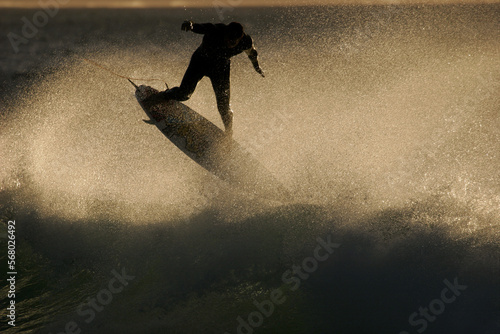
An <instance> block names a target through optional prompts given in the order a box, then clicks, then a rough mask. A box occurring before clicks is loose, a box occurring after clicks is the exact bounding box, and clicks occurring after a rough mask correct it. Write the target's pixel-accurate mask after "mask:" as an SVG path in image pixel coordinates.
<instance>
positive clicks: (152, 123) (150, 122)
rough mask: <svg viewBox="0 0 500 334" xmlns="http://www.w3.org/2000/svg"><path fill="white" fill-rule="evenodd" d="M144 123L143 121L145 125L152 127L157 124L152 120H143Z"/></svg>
mask: <svg viewBox="0 0 500 334" xmlns="http://www.w3.org/2000/svg"><path fill="white" fill-rule="evenodd" d="M142 121H143V122H144V123H146V124H150V125H155V124H156V122H155V121H153V120H152V119H143V120H142Z"/></svg>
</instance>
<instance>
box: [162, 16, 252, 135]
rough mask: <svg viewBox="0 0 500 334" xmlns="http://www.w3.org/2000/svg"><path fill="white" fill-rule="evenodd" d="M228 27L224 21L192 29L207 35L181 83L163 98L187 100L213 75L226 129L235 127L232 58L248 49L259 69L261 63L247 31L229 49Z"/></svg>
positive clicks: (195, 24) (194, 25) (196, 25)
mask: <svg viewBox="0 0 500 334" xmlns="http://www.w3.org/2000/svg"><path fill="white" fill-rule="evenodd" d="M225 29H226V25H225V24H222V23H219V24H212V23H205V24H197V23H194V24H193V29H192V31H193V32H194V33H197V34H203V35H204V36H203V42H202V43H201V45H200V46H199V47H198V49H197V50H196V51H195V52H194V54H193V56H192V57H191V61H190V63H189V66H188V68H187V70H186V73H185V74H184V77H183V79H182V82H181V85H180V86H179V87H174V88H172V89H169V90H167V91H165V92H163V93H161V94H162V98H164V99H167V100H170V99H173V100H177V101H185V100H187V99H189V98H190V97H191V94H193V92H194V90H195V88H196V85H197V84H198V82H199V81H200V80H201V79H202V78H203V77H205V76H207V77H209V78H210V80H211V82H212V87H213V89H214V91H215V97H216V99H217V108H218V110H219V113H220V115H221V117H222V121H223V122H224V126H225V128H226V130H231V128H232V120H233V112H232V110H231V107H230V104H229V97H230V82H229V73H230V68H231V57H233V56H235V55H237V54H240V53H242V52H243V51H247V53H248V57H249V58H250V60H251V61H252V64H253V65H254V67H255V68H256V69H257V68H259V65H258V61H257V51H256V50H255V49H254V48H253V41H252V38H251V37H250V36H249V35H247V34H243V37H242V38H241V40H240V41H239V42H238V44H237V45H236V46H235V47H233V48H229V47H228V46H227V44H226V42H225V40H224V37H225Z"/></svg>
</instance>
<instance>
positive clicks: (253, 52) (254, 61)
mask: <svg viewBox="0 0 500 334" xmlns="http://www.w3.org/2000/svg"><path fill="white" fill-rule="evenodd" d="M245 52H246V54H247V55H248V58H249V59H250V61H251V62H252V65H253V68H254V69H255V71H257V73H259V74H260V75H262V77H263V78H264V77H265V75H264V71H262V69H261V68H260V66H259V60H258V59H257V55H258V53H257V50H255V47H254V46H253V44H252V47H251V48H250V49H248V50H245Z"/></svg>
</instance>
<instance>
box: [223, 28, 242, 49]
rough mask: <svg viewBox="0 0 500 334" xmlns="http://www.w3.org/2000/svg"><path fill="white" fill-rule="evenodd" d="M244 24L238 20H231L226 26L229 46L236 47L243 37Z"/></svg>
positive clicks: (226, 37)
mask: <svg viewBox="0 0 500 334" xmlns="http://www.w3.org/2000/svg"><path fill="white" fill-rule="evenodd" d="M243 35H244V31H243V26H242V25H241V24H240V23H238V22H231V23H229V24H228V25H227V26H226V34H225V36H224V40H225V42H226V45H227V47H228V48H234V47H235V46H236V45H238V43H239V42H240V41H241V39H242V38H243Z"/></svg>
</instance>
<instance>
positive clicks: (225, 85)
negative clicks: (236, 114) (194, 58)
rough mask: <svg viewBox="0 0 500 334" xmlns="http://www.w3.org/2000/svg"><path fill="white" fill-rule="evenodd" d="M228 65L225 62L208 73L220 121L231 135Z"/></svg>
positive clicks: (231, 115) (231, 118)
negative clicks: (211, 72) (216, 69)
mask: <svg viewBox="0 0 500 334" xmlns="http://www.w3.org/2000/svg"><path fill="white" fill-rule="evenodd" d="M229 73H230V65H229V63H227V64H225V65H224V66H221V67H220V68H218V71H217V73H215V74H213V75H210V80H211V81H212V87H213V88H214V92H215V98H216V99H217V109H219V113H220V116H221V117H222V122H223V123H224V127H225V128H226V132H227V134H228V135H232V131H233V111H232V110H231V105H230V104H229V97H230V82H229Z"/></svg>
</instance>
